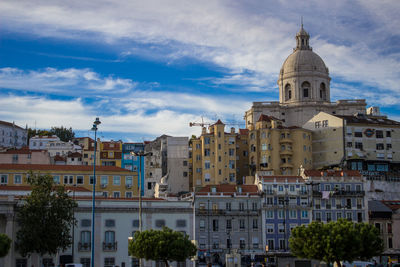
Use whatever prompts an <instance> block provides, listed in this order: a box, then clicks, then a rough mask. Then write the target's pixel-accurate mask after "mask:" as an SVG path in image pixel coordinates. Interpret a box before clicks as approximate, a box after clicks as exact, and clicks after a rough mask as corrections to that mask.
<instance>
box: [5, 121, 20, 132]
mask: <svg viewBox="0 0 400 267" xmlns="http://www.w3.org/2000/svg"><path fill="white" fill-rule="evenodd" d="M0 124H2V125H5V126H10V127H15V128H19V129H21V130H25V129H24V128H21V127H19V126H18V125H16V124H15V123H11V122H7V121H0Z"/></svg>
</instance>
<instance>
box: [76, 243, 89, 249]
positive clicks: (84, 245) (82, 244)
mask: <svg viewBox="0 0 400 267" xmlns="http://www.w3.org/2000/svg"><path fill="white" fill-rule="evenodd" d="M90 248H91V243H90V242H79V243H78V251H90Z"/></svg>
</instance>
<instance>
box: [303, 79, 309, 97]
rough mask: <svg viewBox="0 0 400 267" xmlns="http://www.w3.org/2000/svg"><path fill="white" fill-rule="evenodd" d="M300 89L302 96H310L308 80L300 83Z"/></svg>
mask: <svg viewBox="0 0 400 267" xmlns="http://www.w3.org/2000/svg"><path fill="white" fill-rule="evenodd" d="M301 89H302V91H303V98H309V97H310V93H311V92H310V91H311V85H310V83H309V82H303V83H302V84H301Z"/></svg>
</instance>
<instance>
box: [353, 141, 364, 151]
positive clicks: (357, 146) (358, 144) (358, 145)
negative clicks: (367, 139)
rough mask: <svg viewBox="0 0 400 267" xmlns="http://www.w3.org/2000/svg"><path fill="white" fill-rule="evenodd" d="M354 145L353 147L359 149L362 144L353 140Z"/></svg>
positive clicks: (361, 147)
mask: <svg viewBox="0 0 400 267" xmlns="http://www.w3.org/2000/svg"><path fill="white" fill-rule="evenodd" d="M354 145H355V148H356V149H361V150H362V149H363V144H362V143H360V142H355V144H354Z"/></svg>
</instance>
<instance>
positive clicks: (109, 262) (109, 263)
mask: <svg viewBox="0 0 400 267" xmlns="http://www.w3.org/2000/svg"><path fill="white" fill-rule="evenodd" d="M113 266H115V258H104V267H113Z"/></svg>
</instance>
